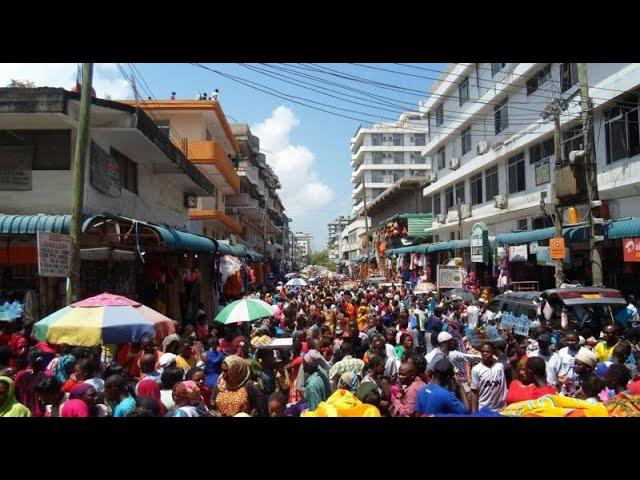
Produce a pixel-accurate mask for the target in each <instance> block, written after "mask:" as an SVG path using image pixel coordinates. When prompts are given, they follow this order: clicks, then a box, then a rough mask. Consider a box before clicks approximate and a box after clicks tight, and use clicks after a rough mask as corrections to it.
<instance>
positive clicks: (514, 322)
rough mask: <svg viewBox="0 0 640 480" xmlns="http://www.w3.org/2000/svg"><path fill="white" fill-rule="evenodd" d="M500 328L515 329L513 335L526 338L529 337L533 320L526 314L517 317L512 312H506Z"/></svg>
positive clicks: (501, 319)
mask: <svg viewBox="0 0 640 480" xmlns="http://www.w3.org/2000/svg"><path fill="white" fill-rule="evenodd" d="M500 326H502V327H505V328H511V327H513V333H515V334H516V335H522V336H525V337H526V336H527V335H529V329H530V328H531V320H530V319H529V317H527V316H526V315H524V314H522V315H520V316H515V315H514V314H513V313H511V312H504V313H503V314H502V317H501V318H500Z"/></svg>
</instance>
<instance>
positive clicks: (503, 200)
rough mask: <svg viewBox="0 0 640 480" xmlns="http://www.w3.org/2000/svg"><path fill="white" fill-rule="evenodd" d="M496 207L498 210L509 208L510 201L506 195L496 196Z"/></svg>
mask: <svg viewBox="0 0 640 480" xmlns="http://www.w3.org/2000/svg"><path fill="white" fill-rule="evenodd" d="M495 200H496V203H495V207H496V208H502V209H504V208H507V204H508V200H507V196H506V195H505V194H504V193H501V194H499V195H496V196H495Z"/></svg>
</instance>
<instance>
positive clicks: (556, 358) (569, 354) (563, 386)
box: [547, 332, 597, 396]
mask: <svg viewBox="0 0 640 480" xmlns="http://www.w3.org/2000/svg"><path fill="white" fill-rule="evenodd" d="M564 341H565V344H566V345H567V346H566V347H563V348H561V349H560V350H558V352H557V353H554V354H553V355H552V356H551V359H550V360H549V362H548V363H547V383H549V385H553V386H555V387H556V389H557V390H558V392H560V393H561V394H562V395H567V396H570V395H572V394H573V392H574V391H575V387H576V381H577V375H576V372H575V370H574V367H575V361H576V356H577V355H578V354H579V353H582V356H581V358H583V359H586V358H591V355H593V353H592V352H591V351H590V350H589V349H587V348H585V347H581V346H580V345H579V337H578V334H577V333H576V332H569V333H567V334H566V335H565V339H564ZM586 352H588V353H586ZM589 354H590V355H589ZM596 364H597V359H596V362H595V363H594V365H593V368H595V366H596Z"/></svg>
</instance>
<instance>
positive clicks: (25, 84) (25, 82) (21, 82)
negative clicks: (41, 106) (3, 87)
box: [7, 80, 36, 88]
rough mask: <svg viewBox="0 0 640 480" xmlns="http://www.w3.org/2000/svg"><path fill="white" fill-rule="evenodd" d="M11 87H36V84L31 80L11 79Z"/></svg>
mask: <svg viewBox="0 0 640 480" xmlns="http://www.w3.org/2000/svg"><path fill="white" fill-rule="evenodd" d="M7 86H8V87H9V88H36V84H35V83H33V82H30V81H29V80H11V83H10V84H9V85H7Z"/></svg>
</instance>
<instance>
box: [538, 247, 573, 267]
mask: <svg viewBox="0 0 640 480" xmlns="http://www.w3.org/2000/svg"><path fill="white" fill-rule="evenodd" d="M564 250H565V252H564V258H563V259H562V263H564V264H565V265H570V264H571V254H570V252H569V249H568V248H565V249H564ZM536 263H537V264H538V265H541V266H543V267H555V265H556V264H555V262H554V261H553V260H552V258H551V251H550V248H549V247H538V249H537V250H536Z"/></svg>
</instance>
